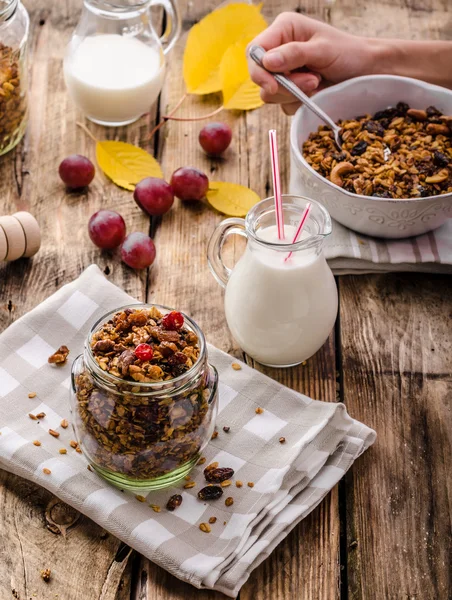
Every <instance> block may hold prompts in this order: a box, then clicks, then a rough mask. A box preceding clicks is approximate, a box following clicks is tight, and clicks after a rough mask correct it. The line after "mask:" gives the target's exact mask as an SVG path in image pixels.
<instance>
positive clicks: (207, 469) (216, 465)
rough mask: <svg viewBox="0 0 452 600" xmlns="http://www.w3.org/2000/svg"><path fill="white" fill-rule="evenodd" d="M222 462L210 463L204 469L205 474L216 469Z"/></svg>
mask: <svg viewBox="0 0 452 600" xmlns="http://www.w3.org/2000/svg"><path fill="white" fill-rule="evenodd" d="M219 464H220V463H217V462H213V463H210V465H207V467H206V468H205V469H204V475H205V474H206V473H207V471H210V470H211V469H216V468H217V467H218V466H219Z"/></svg>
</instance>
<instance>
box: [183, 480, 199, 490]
mask: <svg viewBox="0 0 452 600" xmlns="http://www.w3.org/2000/svg"><path fill="white" fill-rule="evenodd" d="M195 485H196V481H189V482H188V483H186V484H185V485H184V488H185V489H186V490H189V489H190V488H194V487H195Z"/></svg>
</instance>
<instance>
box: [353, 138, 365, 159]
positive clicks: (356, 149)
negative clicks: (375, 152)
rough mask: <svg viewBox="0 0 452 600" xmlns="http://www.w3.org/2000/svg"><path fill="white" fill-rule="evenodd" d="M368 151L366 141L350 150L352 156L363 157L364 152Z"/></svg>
mask: <svg viewBox="0 0 452 600" xmlns="http://www.w3.org/2000/svg"><path fill="white" fill-rule="evenodd" d="M366 150H367V142H365V141H364V140H361V141H360V142H358V143H357V144H355V145H354V146H353V148H352V149H351V150H350V154H351V155H352V156H361V154H364V152H365V151H366Z"/></svg>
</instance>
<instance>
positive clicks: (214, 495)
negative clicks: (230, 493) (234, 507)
mask: <svg viewBox="0 0 452 600" xmlns="http://www.w3.org/2000/svg"><path fill="white" fill-rule="evenodd" d="M222 495H223V490H222V489H221V487H219V486H218V485H206V487H203V488H202V489H201V490H199V492H198V498H199V499H200V500H218V498H221V496H222Z"/></svg>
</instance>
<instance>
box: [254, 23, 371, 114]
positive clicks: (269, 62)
mask: <svg viewBox="0 0 452 600" xmlns="http://www.w3.org/2000/svg"><path fill="white" fill-rule="evenodd" d="M252 44H258V45H259V46H262V47H263V48H264V49H265V50H267V53H266V54H265V56H264V59H263V64H264V66H265V68H266V69H268V70H269V71H273V72H282V73H285V74H286V75H288V76H289V77H290V79H291V80H292V81H293V82H294V83H295V84H296V85H297V86H298V87H299V88H300V89H301V90H303V92H305V93H306V94H308V95H309V96H310V95H312V94H313V93H315V92H316V91H319V90H320V89H322V88H324V87H326V86H328V85H331V84H333V83H338V82H340V81H344V80H345V79H350V78H351V77H357V76H358V75H364V74H365V73H367V72H369V70H370V64H371V52H370V48H371V45H372V40H370V39H368V38H360V37H357V36H354V35H351V34H349V33H345V32H343V31H340V30H339V29H335V28H334V27H331V26H330V25H327V24H326V23H322V22H320V21H316V20H314V19H310V18H309V17H305V16H303V15H299V14H297V13H293V12H284V13H281V14H280V15H279V16H278V17H277V18H276V19H275V21H274V22H273V24H272V25H270V27H268V28H267V29H266V30H265V31H263V32H262V33H260V34H259V35H258V36H257V37H256V38H255V39H254V40H253V41H252V42H251V44H250V45H252ZM248 68H249V71H250V74H251V78H252V80H253V81H254V82H255V83H257V85H259V86H260V87H261V88H262V89H261V97H262V100H264V102H267V103H273V104H281V108H282V109H283V111H284V112H285V113H286V114H288V115H291V114H294V113H295V111H296V110H297V108H298V107H299V106H300V102H299V101H296V100H294V97H293V96H292V95H291V94H290V92H288V91H287V90H286V89H285V88H283V87H281V86H280V85H279V84H278V82H277V81H276V80H275V79H274V78H273V77H272V76H271V75H270V74H269V73H267V72H266V71H265V70H264V69H262V68H261V67H259V66H258V65H257V64H256V63H255V62H254V61H253V60H252V59H251V58H250V57H248Z"/></svg>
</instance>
